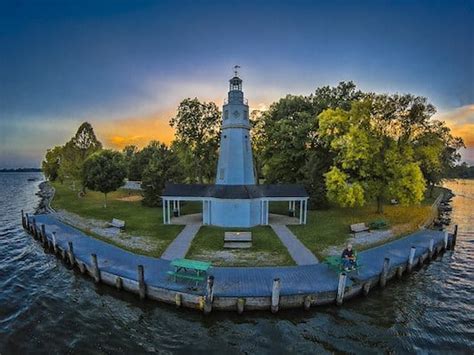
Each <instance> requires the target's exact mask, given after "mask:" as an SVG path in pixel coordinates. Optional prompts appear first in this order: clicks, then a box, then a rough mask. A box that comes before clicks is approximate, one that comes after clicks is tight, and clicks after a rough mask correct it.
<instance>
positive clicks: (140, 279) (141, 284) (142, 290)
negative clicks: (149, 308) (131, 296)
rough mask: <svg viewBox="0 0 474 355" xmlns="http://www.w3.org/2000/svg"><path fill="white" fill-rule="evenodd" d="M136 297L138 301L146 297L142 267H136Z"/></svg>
mask: <svg viewBox="0 0 474 355" xmlns="http://www.w3.org/2000/svg"><path fill="white" fill-rule="evenodd" d="M137 272H138V295H139V296H140V299H142V300H143V299H145V297H146V285H145V269H144V268H143V265H138V268H137Z"/></svg>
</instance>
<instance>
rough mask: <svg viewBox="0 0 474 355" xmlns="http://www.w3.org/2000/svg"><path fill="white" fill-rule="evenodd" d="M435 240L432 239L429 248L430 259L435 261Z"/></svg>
mask: <svg viewBox="0 0 474 355" xmlns="http://www.w3.org/2000/svg"><path fill="white" fill-rule="evenodd" d="M433 250H434V239H430V246H429V247H428V259H429V260H432V259H433V254H434V253H433Z"/></svg>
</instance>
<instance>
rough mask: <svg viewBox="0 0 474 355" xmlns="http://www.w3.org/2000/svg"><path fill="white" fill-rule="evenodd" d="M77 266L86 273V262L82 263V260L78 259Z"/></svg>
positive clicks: (82, 272)
mask: <svg viewBox="0 0 474 355" xmlns="http://www.w3.org/2000/svg"><path fill="white" fill-rule="evenodd" d="M77 267H78V268H79V271H80V272H81V274H85V272H86V266H85V265H84V263H81V262H80V261H78V262H77Z"/></svg>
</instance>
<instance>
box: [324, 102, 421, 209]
mask: <svg viewBox="0 0 474 355" xmlns="http://www.w3.org/2000/svg"><path fill="white" fill-rule="evenodd" d="M375 111H376V110H375V109H374V100H373V99H370V98H368V99H365V100H363V101H359V102H353V103H352V107H351V109H350V110H349V111H345V110H342V109H339V108H338V109H327V110H325V111H324V112H322V113H321V114H320V115H319V136H320V137H321V139H322V141H323V142H324V144H325V145H326V146H327V147H328V148H329V149H330V151H331V152H333V153H334V154H335V157H334V162H333V166H332V167H331V169H330V170H329V171H328V172H327V173H326V174H325V178H326V188H327V190H328V193H327V195H328V198H329V199H330V200H332V201H334V202H336V203H337V204H339V205H341V206H350V207H353V206H362V205H364V204H365V203H366V202H367V201H370V200H376V201H377V211H378V212H379V213H382V212H383V202H384V200H386V199H388V198H395V199H397V200H399V201H400V202H401V203H402V204H411V203H418V202H420V201H421V200H422V198H423V193H424V190H425V181H424V178H423V174H422V172H421V169H420V167H419V164H418V162H416V160H415V159H414V153H413V148H412V147H411V146H410V145H407V144H406V142H405V141H404V140H397V139H394V136H393V135H392V134H391V132H390V130H389V129H388V127H387V121H384V120H379V119H378V117H377V115H375V114H374V112H375ZM390 123H392V122H390Z"/></svg>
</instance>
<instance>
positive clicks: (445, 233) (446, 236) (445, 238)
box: [443, 232, 448, 250]
mask: <svg viewBox="0 0 474 355" xmlns="http://www.w3.org/2000/svg"><path fill="white" fill-rule="evenodd" d="M443 241H444V249H445V250H447V249H448V232H444V239H443Z"/></svg>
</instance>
